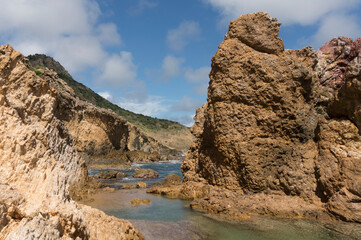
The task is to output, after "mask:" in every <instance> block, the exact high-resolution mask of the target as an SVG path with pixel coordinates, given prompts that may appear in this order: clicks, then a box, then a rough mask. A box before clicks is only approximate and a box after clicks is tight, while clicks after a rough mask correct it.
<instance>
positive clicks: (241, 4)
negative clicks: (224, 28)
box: [203, 0, 360, 25]
mask: <svg viewBox="0 0 361 240" xmlns="http://www.w3.org/2000/svg"><path fill="white" fill-rule="evenodd" d="M203 1H204V2H206V3H209V4H211V5H212V6H213V7H215V8H216V9H217V10H219V12H220V13H221V14H222V16H223V17H225V18H226V20H227V21H228V20H230V19H234V18H238V17H239V16H240V15H242V14H246V13H253V12H259V11H266V12H269V13H270V14H271V16H272V17H276V18H278V19H279V20H280V21H281V22H282V23H284V24H295V23H298V24H302V25H309V24H314V23H316V22H317V21H319V20H320V19H322V18H323V17H324V16H325V15H327V14H329V13H331V12H340V11H344V10H352V9H353V8H354V7H355V4H359V3H360V0H302V1H290V0H257V1H249V0H203Z"/></svg>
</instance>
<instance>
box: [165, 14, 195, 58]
mask: <svg viewBox="0 0 361 240" xmlns="http://www.w3.org/2000/svg"><path fill="white" fill-rule="evenodd" d="M200 34H201V28H200V27H199V23H198V22H195V21H184V22H182V23H181V24H180V25H179V26H178V27H177V28H175V29H171V30H169V31H168V34H167V44H168V46H169V48H170V49H172V50H174V51H182V50H183V49H184V48H185V47H186V46H187V45H188V44H189V42H190V41H192V40H199V38H200Z"/></svg>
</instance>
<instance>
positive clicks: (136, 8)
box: [128, 0, 158, 15]
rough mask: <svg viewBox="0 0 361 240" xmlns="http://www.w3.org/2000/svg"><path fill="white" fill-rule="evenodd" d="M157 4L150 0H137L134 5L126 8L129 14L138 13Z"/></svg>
mask: <svg viewBox="0 0 361 240" xmlns="http://www.w3.org/2000/svg"><path fill="white" fill-rule="evenodd" d="M157 5H158V4H157V3H156V2H152V1H150V0H139V1H138V2H137V4H136V5H133V6H132V7H130V8H129V9H128V13H129V14H130V15H139V14H141V13H142V12H143V11H144V10H146V9H148V8H154V7H155V6H157Z"/></svg>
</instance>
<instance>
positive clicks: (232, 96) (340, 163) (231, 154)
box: [181, 13, 361, 222]
mask: <svg viewBox="0 0 361 240" xmlns="http://www.w3.org/2000/svg"><path fill="white" fill-rule="evenodd" d="M279 26H280V24H279V23H278V22H277V20H276V19H272V18H271V17H270V16H269V15H268V14H267V13H255V14H247V15H244V16H241V17H240V18H239V19H236V20H234V21H232V22H231V24H230V27H229V31H228V33H227V34H226V37H225V39H224V41H223V42H222V43H221V44H220V45H219V49H218V51H217V53H216V54H215V56H214V57H213V58H212V70H211V72H210V82H209V88H208V100H207V103H205V104H204V105H203V107H202V108H201V109H198V110H197V113H196V116H195V124H194V126H193V127H192V132H193V134H194V136H195V137H196V138H197V139H196V141H195V143H194V144H193V145H192V146H191V148H190V150H189V151H188V152H187V155H186V159H185V161H184V163H183V165H182V171H183V176H184V182H185V183H184V184H183V187H182V190H181V191H182V192H183V196H188V197H189V198H194V197H197V198H199V199H198V200H195V201H194V202H193V203H192V206H193V208H196V209H199V210H203V211H207V212H212V213H217V214H224V215H226V216H230V217H232V218H238V217H240V218H243V217H244V216H245V215H247V214H262V215H264V214H268V215H273V216H282V217H300V216H303V217H305V216H307V217H313V218H317V217H318V218H327V217H328V216H329V215H333V216H334V217H336V218H339V219H342V220H347V221H354V222H361V205H360V204H359V202H360V200H361V189H360V187H359V186H361V136H360V130H361V110H360V109H361V104H360V103H361V90H360V89H361V88H360V86H361V76H360V72H361V71H360V69H361V67H360V66H361V65H360V62H361V61H360V59H359V56H360V47H359V45H360V44H359V42H360V40H359V39H358V40H356V41H354V42H352V41H351V40H350V39H346V38H338V39H334V40H331V42H329V43H327V44H326V45H325V46H324V47H322V48H320V50H319V51H318V52H316V51H314V50H313V49H312V48H311V47H306V48H303V49H301V50H284V49H283V43H282V41H281V40H280V39H279V37H278V30H279ZM205 189H207V190H206V191H205Z"/></svg>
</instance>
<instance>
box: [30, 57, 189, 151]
mask: <svg viewBox="0 0 361 240" xmlns="http://www.w3.org/2000/svg"><path fill="white" fill-rule="evenodd" d="M27 58H28V59H29V63H30V64H31V65H32V66H33V67H34V68H35V69H38V71H40V70H41V69H44V68H48V69H51V70H53V71H55V72H56V73H57V74H58V76H59V78H61V79H63V80H64V81H65V82H66V83H67V84H68V85H69V86H70V87H71V88H72V89H73V90H74V93H75V96H76V97H78V98H79V99H80V100H83V101H85V102H88V103H92V104H93V105H95V106H98V107H101V108H104V109H111V110H112V111H113V112H115V113H116V114H117V115H120V116H122V117H124V118H125V119H126V120H128V121H129V122H130V123H132V124H133V125H135V126H136V127H138V129H141V133H142V134H143V133H145V134H146V135H148V136H150V137H152V138H154V139H156V140H157V141H158V142H159V143H161V144H162V145H163V146H166V147H167V148H168V149H163V150H166V151H165V153H166V154H169V153H172V154H175V153H177V154H180V153H185V152H186V151H187V150H188V148H189V146H190V144H191V143H192V141H193V140H194V139H193V136H192V134H191V132H190V130H189V129H188V128H187V127H185V126H183V125H181V124H179V123H177V122H174V121H170V120H165V119H157V118H152V117H149V116H144V115H142V114H136V113H133V112H130V111H128V110H125V109H123V108H121V107H119V106H117V105H115V104H113V103H111V102H109V101H108V100H106V99H104V98H103V97H101V96H100V95H98V94H97V93H95V92H94V91H92V90H91V89H90V88H88V87H86V86H84V85H83V84H81V83H79V82H77V81H76V80H74V79H73V77H72V76H71V75H70V74H69V73H68V72H67V71H66V69H65V68H64V67H63V66H62V65H61V64H60V63H59V62H57V61H55V60H54V59H53V58H52V57H49V56H46V55H44V54H35V55H30V56H28V57H27ZM170 149H172V150H173V151H170Z"/></svg>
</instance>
